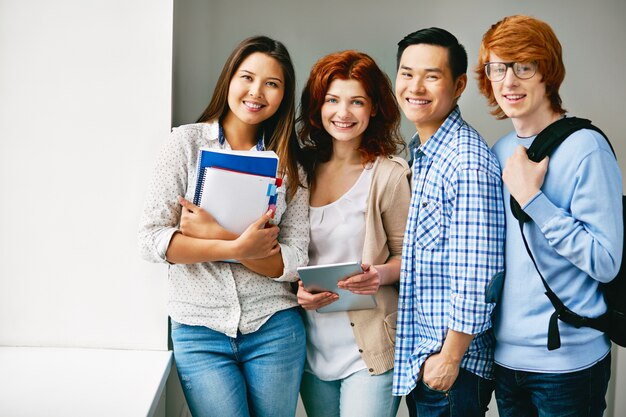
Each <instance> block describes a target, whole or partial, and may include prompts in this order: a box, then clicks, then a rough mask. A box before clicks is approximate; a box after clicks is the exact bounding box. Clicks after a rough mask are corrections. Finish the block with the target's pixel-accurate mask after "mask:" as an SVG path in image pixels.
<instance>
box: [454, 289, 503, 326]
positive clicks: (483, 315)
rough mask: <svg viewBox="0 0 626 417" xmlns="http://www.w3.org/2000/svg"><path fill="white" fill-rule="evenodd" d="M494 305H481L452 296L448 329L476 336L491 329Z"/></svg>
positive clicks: (467, 299) (481, 303) (477, 302)
mask: <svg viewBox="0 0 626 417" xmlns="http://www.w3.org/2000/svg"><path fill="white" fill-rule="evenodd" d="M493 308H494V304H492V303H483V302H479V301H476V300H472V299H469V298H462V297H459V296H458V295H454V294H452V309H451V312H450V317H449V322H448V328H450V329H452V330H454V331H457V332H460V333H465V334H478V333H482V332H484V331H486V330H488V329H489V328H490V327H491V312H492V311H493Z"/></svg>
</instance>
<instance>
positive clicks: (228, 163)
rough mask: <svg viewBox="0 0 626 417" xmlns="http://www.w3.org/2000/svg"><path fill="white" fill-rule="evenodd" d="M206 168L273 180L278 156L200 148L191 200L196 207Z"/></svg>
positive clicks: (257, 152)
mask: <svg viewBox="0 0 626 417" xmlns="http://www.w3.org/2000/svg"><path fill="white" fill-rule="evenodd" d="M208 167H217V168H223V169H229V170H232V171H239V172H245V173H248V174H252V175H260V176H264V177H272V178H275V177H276V173H277V171H278V155H276V153H274V152H273V151H233V150H231V149H209V148H201V149H200V152H199V153H198V163H197V175H196V178H197V182H196V189H195V192H194V198H193V203H194V204H196V205H198V204H199V203H200V194H201V193H202V181H203V180H204V170H205V169H206V168H208ZM274 200H275V199H274ZM274 202H275V201H274Z"/></svg>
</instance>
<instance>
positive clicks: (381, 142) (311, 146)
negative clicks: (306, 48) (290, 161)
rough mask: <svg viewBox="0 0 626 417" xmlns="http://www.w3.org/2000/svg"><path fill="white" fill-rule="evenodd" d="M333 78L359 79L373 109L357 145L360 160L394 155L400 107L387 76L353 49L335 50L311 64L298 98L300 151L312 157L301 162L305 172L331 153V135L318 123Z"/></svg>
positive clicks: (398, 140)
mask: <svg viewBox="0 0 626 417" xmlns="http://www.w3.org/2000/svg"><path fill="white" fill-rule="evenodd" d="M336 79H340V80H348V79H351V80H357V81H359V82H360V83H361V85H362V86H363V89H364V90H365V92H366V93H367V95H368V96H369V98H370V99H371V101H372V108H373V109H375V110H376V114H375V115H374V116H372V117H371V118H370V121H369V125H368V127H367V129H366V130H365V132H364V133H363V140H362V141H361V145H360V148H359V151H360V152H361V154H362V155H363V162H364V163H367V162H371V161H373V160H374V159H376V157H377V156H380V155H383V156H388V155H395V154H396V153H397V152H398V151H399V150H400V149H401V148H402V147H403V146H404V140H402V137H401V135H400V110H399V109H398V104H397V102H396V98H395V95H394V93H393V90H392V88H391V81H390V80H389V77H387V75H385V73H384V72H383V71H382V70H381V69H380V68H379V67H378V65H376V62H374V60H373V59H372V58H371V57H370V56H369V55H367V54H364V53H362V52H358V51H353V50H349V51H342V52H336V53H333V54H330V55H327V56H325V57H323V58H321V59H320V60H319V61H317V62H316V63H315V65H313V68H311V74H310V76H309V79H308V81H307V83H306V86H305V87H304V89H303V91H302V98H301V100H300V116H299V117H298V123H299V128H298V135H299V137H300V140H301V141H302V144H303V147H304V149H303V150H304V153H305V154H306V155H308V156H309V159H311V158H312V159H313V160H312V161H311V160H309V161H308V162H309V164H306V163H305V164H304V165H305V167H307V165H308V167H307V168H308V169H307V172H308V173H309V174H312V173H313V172H312V171H314V166H315V165H316V164H317V163H318V162H325V161H328V160H329V159H330V157H331V155H332V138H331V136H330V135H329V134H328V132H326V130H325V129H324V126H323V124H322V118H321V109H322V105H323V104H324V97H325V95H326V92H327V91H328V87H329V86H330V84H331V82H332V81H334V80H336Z"/></svg>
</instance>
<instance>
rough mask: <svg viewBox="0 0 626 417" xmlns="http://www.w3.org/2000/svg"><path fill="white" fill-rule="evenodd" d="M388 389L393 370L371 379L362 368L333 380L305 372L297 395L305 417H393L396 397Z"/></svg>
mask: <svg viewBox="0 0 626 417" xmlns="http://www.w3.org/2000/svg"><path fill="white" fill-rule="evenodd" d="M392 386H393V369H392V370H390V371H387V372H385V373H384V374H382V375H375V376H372V375H370V374H369V372H367V369H363V370H361V371H358V372H355V373H353V374H352V375H350V376H348V377H346V378H343V379H338V380H336V381H322V380H321V379H319V378H318V377H316V376H315V375H313V374H312V373H310V372H305V373H304V375H303V376H302V387H301V388H300V395H301V396H302V403H303V404H304V408H305V409H306V414H307V416H308V417H339V416H343V417H352V416H359V417H395V415H396V413H397V412H398V406H399V405H400V397H394V396H393V395H391V389H392Z"/></svg>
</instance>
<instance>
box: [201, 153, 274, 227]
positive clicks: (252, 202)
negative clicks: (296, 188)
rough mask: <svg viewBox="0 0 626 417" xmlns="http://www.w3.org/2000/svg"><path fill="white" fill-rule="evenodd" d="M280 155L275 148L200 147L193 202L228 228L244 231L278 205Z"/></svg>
mask: <svg viewBox="0 0 626 417" xmlns="http://www.w3.org/2000/svg"><path fill="white" fill-rule="evenodd" d="M277 170H278V156H277V155H276V154H275V153H274V152H272V151H260V152H251V151H233V150H225V149H205V148H203V149H200V153H199V155H198V175H197V178H198V180H197V183H196V191H195V194H194V199H193V203H194V204H196V205H197V206H200V207H202V208H203V209H205V210H206V211H207V212H209V213H210V214H211V215H212V216H213V217H214V218H215V220H216V221H217V222H218V223H219V224H220V225H221V226H222V227H224V228H225V229H226V230H230V231H231V232H235V233H238V234H241V233H243V231H244V230H246V229H247V228H248V226H250V225H251V224H252V223H254V222H255V221H257V220H258V219H259V218H260V217H261V216H262V215H263V214H265V213H266V212H267V210H268V208H274V207H275V204H276V192H277V188H278V187H280V186H281V183H282V181H281V179H280V178H276V174H277Z"/></svg>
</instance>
